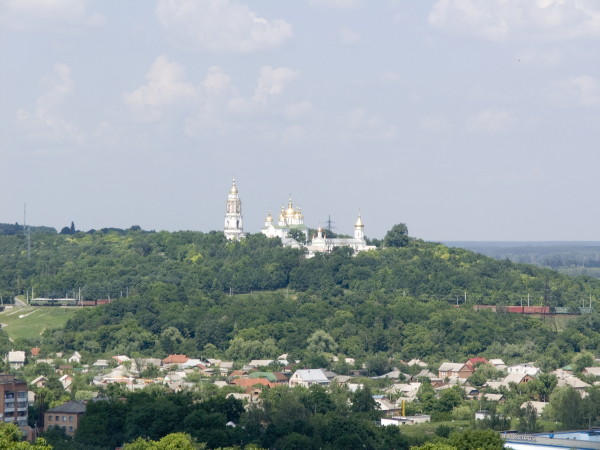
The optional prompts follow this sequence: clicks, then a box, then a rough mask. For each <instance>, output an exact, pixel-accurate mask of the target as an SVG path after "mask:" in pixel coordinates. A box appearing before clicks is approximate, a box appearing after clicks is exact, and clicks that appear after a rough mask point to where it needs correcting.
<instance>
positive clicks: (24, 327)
mask: <svg viewBox="0 0 600 450" xmlns="http://www.w3.org/2000/svg"><path fill="white" fill-rule="evenodd" d="M76 311H77V308H60V307H30V306H27V307H18V306H15V307H13V308H7V309H6V310H5V311H3V312H0V323H2V327H3V328H4V329H5V330H6V332H7V333H8V335H9V336H10V338H11V339H13V340H14V339H18V338H24V337H28V336H33V335H39V334H41V333H42V332H43V331H44V330H46V329H48V328H60V327H62V326H64V324H65V323H66V322H67V320H68V319H70V318H71V317H73V315H74V314H75V312H76ZM20 316H21V318H19V317H20Z"/></svg>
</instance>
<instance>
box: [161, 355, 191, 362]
mask: <svg viewBox="0 0 600 450" xmlns="http://www.w3.org/2000/svg"><path fill="white" fill-rule="evenodd" d="M188 359H189V358H188V357H187V356H186V355H169V356H167V357H166V358H165V359H163V360H162V363H163V364H183V363H185V362H187V360H188Z"/></svg>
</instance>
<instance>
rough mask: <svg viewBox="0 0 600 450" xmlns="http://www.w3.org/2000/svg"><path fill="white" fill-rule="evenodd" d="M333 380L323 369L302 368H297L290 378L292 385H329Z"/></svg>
mask: <svg viewBox="0 0 600 450" xmlns="http://www.w3.org/2000/svg"><path fill="white" fill-rule="evenodd" d="M330 383H331V381H330V380H329V378H327V376H326V375H325V373H324V372H323V370H321V369H302V370H296V372H294V374H293V375H292V377H291V378H290V381H289V384H290V387H294V386H304V387H310V386H312V385H313V384H321V385H327V384H330Z"/></svg>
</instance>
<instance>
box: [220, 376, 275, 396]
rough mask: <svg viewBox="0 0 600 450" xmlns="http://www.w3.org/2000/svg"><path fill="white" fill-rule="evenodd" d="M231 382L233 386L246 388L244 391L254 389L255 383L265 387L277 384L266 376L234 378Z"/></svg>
mask: <svg viewBox="0 0 600 450" xmlns="http://www.w3.org/2000/svg"><path fill="white" fill-rule="evenodd" d="M231 383H232V384H234V385H235V386H239V387H242V388H244V389H245V390H246V393H248V392H251V391H252V390H254V387H255V386H256V385H262V386H266V387H273V386H276V385H277V384H276V383H273V382H271V381H269V380H268V379H266V378H236V379H235V380H233V381H232V382H231Z"/></svg>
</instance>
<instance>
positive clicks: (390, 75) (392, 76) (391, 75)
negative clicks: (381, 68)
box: [379, 70, 400, 83]
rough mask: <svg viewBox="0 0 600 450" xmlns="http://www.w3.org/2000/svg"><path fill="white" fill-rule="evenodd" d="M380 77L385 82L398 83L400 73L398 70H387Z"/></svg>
mask: <svg viewBox="0 0 600 450" xmlns="http://www.w3.org/2000/svg"><path fill="white" fill-rule="evenodd" d="M379 79H380V80H381V81H383V82H384V83H397V82H398V81H400V75H399V74H397V73H396V72H391V71H389V70H386V71H385V72H383V73H382V74H381V77H380V78H379Z"/></svg>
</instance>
